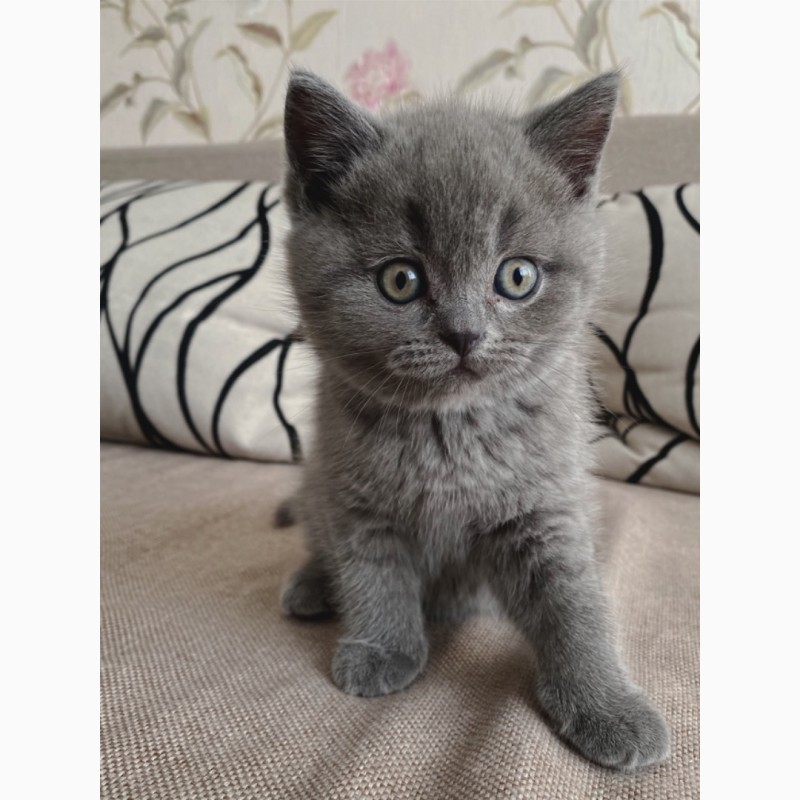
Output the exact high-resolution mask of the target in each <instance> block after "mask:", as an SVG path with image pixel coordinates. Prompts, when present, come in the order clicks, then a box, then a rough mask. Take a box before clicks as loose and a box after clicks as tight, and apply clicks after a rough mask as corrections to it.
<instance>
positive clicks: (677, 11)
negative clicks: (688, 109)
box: [640, 2, 700, 75]
mask: <svg viewBox="0 0 800 800" xmlns="http://www.w3.org/2000/svg"><path fill="white" fill-rule="evenodd" d="M655 14H661V15H662V16H663V17H664V18H665V19H666V20H667V22H669V27H670V31H671V32H672V39H673V41H674V42H675V46H676V47H677V48H678V52H679V53H680V54H681V55H682V56H683V57H684V58H685V59H686V60H687V61H688V62H689V64H690V66H691V67H692V69H694V71H695V72H697V73H698V75H699V74H700V35H699V34H698V33H697V31H696V30H695V29H694V25H693V23H692V20H691V18H690V17H689V15H688V14H687V13H686V12H685V11H684V10H683V9H682V8H681V7H680V6H679V5H678V4H677V3H671V2H666V3H659V4H658V5H655V6H650V8H648V9H647V10H646V11H644V12H643V13H642V16H641V17H640V19H645V18H646V17H652V16H654V15H655Z"/></svg>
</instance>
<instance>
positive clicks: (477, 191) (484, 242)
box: [353, 105, 558, 268]
mask: <svg viewBox="0 0 800 800" xmlns="http://www.w3.org/2000/svg"><path fill="white" fill-rule="evenodd" d="M384 130H385V132H386V138H385V140H384V144H383V147H382V148H381V149H380V150H379V151H378V152H376V153H374V154H372V155H371V156H370V157H369V158H367V159H365V161H364V163H363V165H362V167H361V169H357V170H356V173H355V174H354V175H353V179H354V186H353V188H354V189H355V191H356V193H357V194H360V195H361V197H360V200H361V201H362V202H361V203H359V205H362V203H364V202H366V203H367V204H368V205H369V206H370V209H371V216H372V218H373V219H374V221H375V223H376V227H377V226H378V225H380V226H390V227H393V228H395V229H397V230H398V231H399V230H400V229H402V233H403V234H404V235H405V236H407V237H408V238H409V239H410V240H411V242H412V243H413V244H414V245H415V249H416V250H418V251H421V252H422V253H424V254H425V255H427V256H429V257H432V258H434V259H435V260H437V261H440V262H442V263H444V262H450V263H453V262H460V263H463V265H464V268H467V267H468V264H469V262H470V261H474V260H475V259H478V260H481V259H485V258H490V257H494V256H495V255H496V254H497V252H498V251H499V250H503V249H505V248H507V247H511V246H512V243H513V237H514V235H515V232H516V231H517V229H518V228H519V227H520V225H522V226H523V227H524V228H525V229H526V230H528V231H530V230H532V229H537V228H539V229H541V231H542V232H545V231H546V230H547V229H548V228H549V227H550V225H549V221H550V218H551V217H552V215H553V211H554V208H555V206H557V205H558V202H555V203H553V202H552V201H551V200H550V198H551V197H555V198H556V200H557V198H558V194H557V192H555V191H554V189H553V187H552V186H551V185H550V182H549V173H548V171H547V169H546V168H543V166H542V165H541V163H540V162H539V161H538V160H537V157H536V155H535V154H533V153H532V152H531V150H530V146H529V144H528V142H527V141H526V139H525V136H524V134H523V132H522V130H521V129H520V128H519V127H518V126H517V125H515V124H514V122H513V121H512V120H510V119H505V118H502V117H499V116H498V115H490V114H481V113H480V112H478V111H475V110H471V109H466V108H463V107H460V106H448V105H443V106H439V107H433V108H428V109H424V110H420V111H418V112H417V111H412V112H405V113H403V114H402V115H398V116H397V117H394V118H392V117H390V118H389V119H388V120H387V121H386V122H385V126H384Z"/></svg>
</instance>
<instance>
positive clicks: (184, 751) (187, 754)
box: [101, 444, 699, 800]
mask: <svg viewBox="0 0 800 800" xmlns="http://www.w3.org/2000/svg"><path fill="white" fill-rule="evenodd" d="M102 460H103V463H102V482H101V486H102V526H101V527H102V549H101V557H102V671H101V689H102V720H101V747H102V754H101V757H102V778H101V796H102V797H103V798H107V799H108V800H129V799H130V800H134V799H135V800H140V798H149V799H152V800H182V799H183V798H186V800H189V799H190V798H191V799H192V800H201V799H202V800H205V799H206V798H208V799H209V800H211V798H213V799H214V800H221V799H222V798H236V799H237V800H238V799H239V798H241V799H245V798H261V799H265V800H272V799H273V798H274V800H295V799H296V800H317V799H319V800H327V799H330V800H345V798H347V799H348V800H349V799H350V798H354V799H355V798H358V799H359V800H366V799H371V798H387V799H388V798H392V799H393V800H403V799H404V798H426V799H429V798H430V799H432V800H440V799H441V800H448V799H450V798H452V800H492V799H493V798H520V799H521V798H542V799H543V800H580V799H581V798H592V800H631V799H632V798H640V799H641V800H691V798H696V797H698V796H699V698H698V689H699V664H698V610H699V599H698V566H699V565H698V556H699V552H698V511H699V502H698V499H697V498H696V497H694V496H691V495H688V494H680V493H676V492H669V491H663V490H658V489H651V488H645V487H638V486H629V485H625V484H621V483H615V482H611V481H598V491H599V496H600V500H601V506H602V509H603V515H604V520H603V525H602V526H601V530H600V532H599V533H598V550H599V553H600V557H601V559H602V563H603V569H604V574H605V579H606V583H607V586H608V589H609V591H610V594H611V596H612V599H613V604H614V607H615V610H616V616H617V619H618V623H619V630H620V639H619V641H620V647H621V649H622V652H623V653H624V656H625V658H626V660H627V662H628V664H629V665H630V668H631V671H632V673H633V675H634V677H635V679H636V680H637V681H638V682H639V683H640V684H641V685H642V686H643V687H644V688H645V689H646V691H647V692H648V693H649V694H650V695H651V697H652V698H653V699H654V701H655V702H656V704H657V705H658V706H659V707H660V708H661V709H663V710H664V712H665V713H666V715H667V719H668V722H669V725H670V728H671V731H672V737H673V754H672V756H671V758H670V760H669V761H668V762H667V763H666V764H663V765H661V766H660V767H657V768H655V769H651V770H649V771H647V772H645V773H642V774H640V775H635V776H629V775H619V774H616V773H613V772H610V771H608V770H605V769H602V768H600V767H596V766H593V765H592V764H589V763H587V762H586V761H584V760H583V759H582V758H580V757H579V756H578V755H576V754H574V753H573V752H571V751H570V749H569V748H568V747H567V746H565V745H564V744H562V743H561V742H560V741H559V740H558V739H557V738H556V736H555V735H554V734H553V733H552V732H551V731H550V730H549V729H548V727H547V726H546V725H545V723H544V722H543V721H542V719H541V717H540V716H539V714H538V713H537V711H536V710H535V708H534V705H533V699H532V695H531V691H530V688H531V685H532V662H531V653H530V651H529V649H528V646H527V645H526V643H525V642H524V641H523V640H522V638H521V637H520V636H519V635H518V634H517V633H516V631H515V630H514V629H513V628H512V627H511V626H510V625H509V624H508V623H506V622H505V621H503V620H499V619H494V618H489V617H481V618H475V619H473V620H471V621H470V622H468V623H467V624H466V625H464V626H463V627H462V628H460V629H458V630H457V631H454V632H452V633H449V634H446V633H443V632H434V633H433V634H432V636H431V639H432V647H431V658H430V663H429V665H428V667H427V669H426V672H425V674H424V675H423V676H422V677H421V678H420V679H419V680H418V681H417V682H416V683H414V684H413V685H412V686H411V687H410V688H409V689H408V690H407V691H405V692H403V693H401V694H397V695H393V696H390V697H385V698H380V699H374V700H365V699H360V698H354V697H349V696H346V695H344V694H342V693H340V692H339V691H338V690H337V689H336V688H335V686H334V685H333V683H332V682H331V679H330V673H329V666H330V659H331V656H332V654H333V650H334V646H335V642H336V638H337V635H338V624H337V623H336V622H329V623H306V624H303V623H300V622H297V621H293V620H288V619H286V618H284V617H282V616H281V615H280V613H279V610H278V593H279V589H280V585H281V582H282V581H283V579H284V577H285V576H286V575H287V574H288V572H289V571H291V570H292V569H293V568H295V567H297V566H298V565H299V564H300V562H301V560H302V559H303V545H302V541H301V537H300V533H299V531H298V530H296V529H289V530H275V529H272V528H271V527H270V520H271V517H272V514H273V512H274V510H275V508H276V506H277V504H278V502H279V501H280V500H281V499H283V498H284V497H286V496H287V495H288V494H289V493H290V491H291V490H292V489H293V487H294V486H295V485H296V482H297V478H298V468H297V467H294V466H291V465H275V464H271V465H270V464H259V463H253V462H245V461H226V460H223V459H215V458H203V457H199V456H193V455H185V454H177V453H169V452H165V451H159V450H154V449H145V448H139V447H134V446H130V445H111V444H106V445H103V446H102Z"/></svg>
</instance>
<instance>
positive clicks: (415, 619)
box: [333, 522, 428, 697]
mask: <svg viewBox="0 0 800 800" xmlns="http://www.w3.org/2000/svg"><path fill="white" fill-rule="evenodd" d="M337 544H338V551H337V554H336V556H337V557H336V563H337V576H336V577H337V589H338V598H337V599H338V604H339V608H340V610H341V613H342V615H343V618H344V625H345V635H344V636H343V637H342V639H340V641H339V647H338V649H337V651H336V655H335V656H334V659H333V679H334V681H335V683H336V685H337V686H338V687H339V688H340V689H342V691H344V692H347V693H348V694H355V695H361V696H362V697H376V696H378V695H384V694H391V693H392V692H397V691H400V690H401V689H405V688H406V687H407V686H408V685H409V684H410V683H411V682H412V681H413V680H414V679H415V678H416V677H417V675H419V673H420V672H421V670H422V668H423V667H424V666H425V661H426V659H427V656H428V644H427V641H426V639H425V632H424V627H423V616H422V597H421V594H422V592H421V580H420V575H419V571H418V569H417V567H416V565H415V563H414V560H413V558H412V556H411V553H410V552H409V549H408V547H407V545H406V543H405V542H404V541H403V540H402V539H401V538H400V537H399V536H398V535H397V534H396V533H394V532H393V531H392V530H390V529H388V528H386V527H385V526H383V525H381V524H372V525H370V524H364V523H357V522H356V523H354V524H353V527H351V528H350V531H349V534H348V536H347V539H346V540H345V541H340V542H338V543H337Z"/></svg>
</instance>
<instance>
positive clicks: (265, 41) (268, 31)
mask: <svg viewBox="0 0 800 800" xmlns="http://www.w3.org/2000/svg"><path fill="white" fill-rule="evenodd" d="M236 27H237V28H238V29H239V30H240V31H241V32H242V33H243V34H244V35H245V36H246V37H247V38H248V39H252V40H253V41H254V42H258V43H259V44H260V45H263V46H265V47H283V37H282V36H281V32H280V31H279V30H278V29H277V28H276V27H275V26H274V25H264V24H263V23H261V22H240V23H239V24H238V25H237V26H236Z"/></svg>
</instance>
